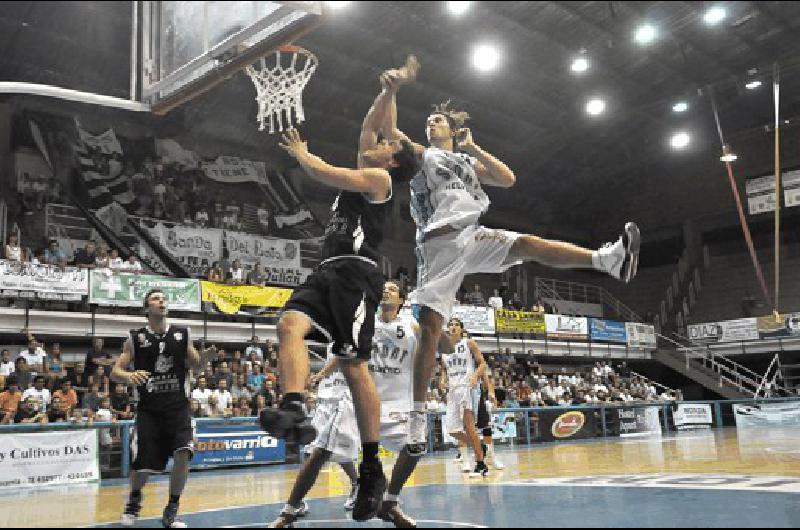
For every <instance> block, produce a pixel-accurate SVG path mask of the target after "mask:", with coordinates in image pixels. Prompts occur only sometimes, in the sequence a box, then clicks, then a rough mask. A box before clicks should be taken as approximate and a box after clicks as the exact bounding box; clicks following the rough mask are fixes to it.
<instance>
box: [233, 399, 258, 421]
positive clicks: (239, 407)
mask: <svg viewBox="0 0 800 530" xmlns="http://www.w3.org/2000/svg"><path fill="white" fill-rule="evenodd" d="M233 415H234V416H236V417H238V418H243V417H247V416H252V415H253V410H252V409H251V408H250V400H249V399H246V398H244V397H240V398H239V399H237V400H236V402H235V405H234V408H233Z"/></svg>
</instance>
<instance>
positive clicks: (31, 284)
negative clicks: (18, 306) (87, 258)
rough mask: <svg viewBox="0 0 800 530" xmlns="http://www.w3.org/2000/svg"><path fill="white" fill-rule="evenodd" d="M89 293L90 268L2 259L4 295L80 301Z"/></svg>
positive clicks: (0, 280) (0, 285)
mask: <svg viewBox="0 0 800 530" xmlns="http://www.w3.org/2000/svg"><path fill="white" fill-rule="evenodd" d="M88 293H89V272H88V270H87V269H78V268H76V267H64V268H62V267H57V266H55V265H33V264H31V263H21V262H19V261H6V260H0V295H2V296H5V297H14V298H39V299H42V300H71V301H77V300H80V299H81V298H82V297H84V296H86V295H87V294H88Z"/></svg>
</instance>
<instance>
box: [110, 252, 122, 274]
mask: <svg viewBox="0 0 800 530" xmlns="http://www.w3.org/2000/svg"><path fill="white" fill-rule="evenodd" d="M124 264H125V261H124V260H123V259H122V258H120V257H119V252H117V249H114V250H112V251H111V254H110V255H109V256H108V266H109V268H110V269H111V270H112V271H121V270H122V266H123V265H124Z"/></svg>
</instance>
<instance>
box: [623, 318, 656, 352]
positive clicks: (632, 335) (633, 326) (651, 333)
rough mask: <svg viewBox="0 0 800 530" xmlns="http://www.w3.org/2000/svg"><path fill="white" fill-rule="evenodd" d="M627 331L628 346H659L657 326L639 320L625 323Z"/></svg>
mask: <svg viewBox="0 0 800 530" xmlns="http://www.w3.org/2000/svg"><path fill="white" fill-rule="evenodd" d="M625 332H626V333H627V334H628V346H630V347H631V348H644V349H650V350H654V349H656V347H658V341H657V339H656V328H655V326H651V325H650V324H640V323H638V322H627V323H625Z"/></svg>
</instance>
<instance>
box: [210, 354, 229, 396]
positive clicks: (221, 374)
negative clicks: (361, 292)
mask: <svg viewBox="0 0 800 530" xmlns="http://www.w3.org/2000/svg"><path fill="white" fill-rule="evenodd" d="M222 381H225V385H226V387H225V389H226V390H227V389H228V388H230V387H232V386H233V374H232V373H231V369H230V367H229V364H228V362H227V361H226V362H222V363H220V364H219V367H218V368H217V370H216V372H215V374H214V385H213V386H214V388H217V389H218V388H219V384H220V382H222Z"/></svg>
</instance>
